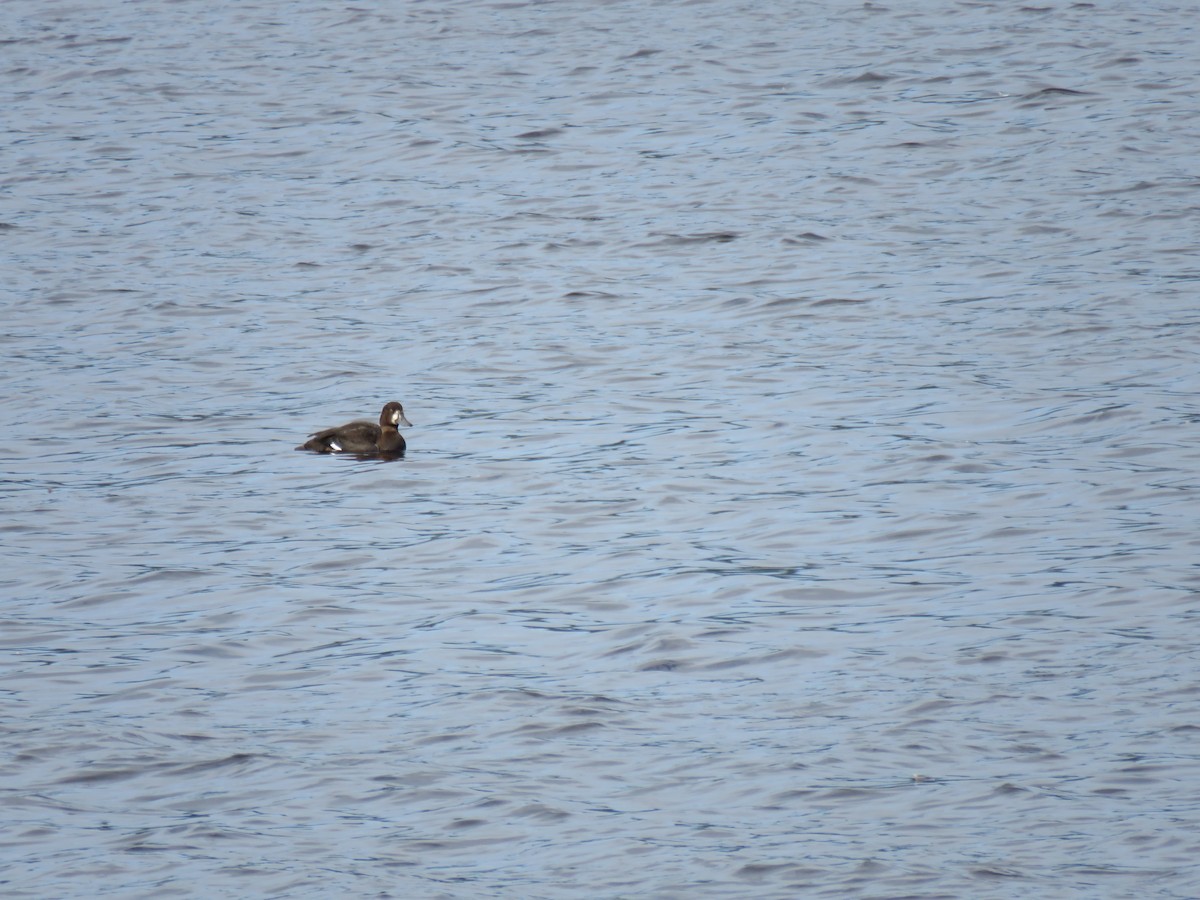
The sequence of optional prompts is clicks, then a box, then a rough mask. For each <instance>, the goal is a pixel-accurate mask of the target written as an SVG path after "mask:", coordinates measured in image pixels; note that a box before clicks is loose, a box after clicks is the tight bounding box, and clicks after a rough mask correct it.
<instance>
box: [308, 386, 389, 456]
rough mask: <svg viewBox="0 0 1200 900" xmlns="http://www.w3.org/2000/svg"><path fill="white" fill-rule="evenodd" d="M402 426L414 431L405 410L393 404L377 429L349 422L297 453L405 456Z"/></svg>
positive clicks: (315, 437) (370, 424)
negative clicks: (303, 451)
mask: <svg viewBox="0 0 1200 900" xmlns="http://www.w3.org/2000/svg"><path fill="white" fill-rule="evenodd" d="M400 425H407V426H408V427H409V428H411V427H412V422H410V421H408V419H406V418H405V417H404V407H403V406H401V405H400V404H399V403H397V402H396V401H395V400H393V401H392V402H391V403H388V404H386V405H385V406H384V407H383V412H381V413H380V414H379V424H378V425H376V424H375V423H373V422H367V421H362V420H360V421H357V422H347V423H346V424H345V425H339V426H338V427H337V428H326V429H325V430H324V431H318V432H317V433H316V434H314V435H313V436H312V437H310V438H309V439H308V440H307V441H305V442H304V443H303V444H302V445H301V446H299V447H297V448H296V449H297V450H312V451H314V452H316V453H353V454H354V455H356V456H403V455H404V446H405V445H404V435H402V434H401V433H400V432H399V431H398V430H397V429H398V427H399V426H400Z"/></svg>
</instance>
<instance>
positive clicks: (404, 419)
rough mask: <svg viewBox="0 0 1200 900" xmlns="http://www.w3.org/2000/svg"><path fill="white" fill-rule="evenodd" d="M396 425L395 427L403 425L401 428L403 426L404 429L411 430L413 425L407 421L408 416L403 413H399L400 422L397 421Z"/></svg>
mask: <svg viewBox="0 0 1200 900" xmlns="http://www.w3.org/2000/svg"><path fill="white" fill-rule="evenodd" d="M396 424H397V425H403V426H404V427H406V428H412V427H413V423H412V422H410V421H408V416H406V415H405V414H404V413H400V421H399V422H397V423H396Z"/></svg>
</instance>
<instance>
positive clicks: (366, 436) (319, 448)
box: [303, 421, 379, 453]
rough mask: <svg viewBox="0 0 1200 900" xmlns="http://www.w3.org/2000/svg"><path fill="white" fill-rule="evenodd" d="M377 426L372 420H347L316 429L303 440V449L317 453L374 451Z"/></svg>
mask: <svg viewBox="0 0 1200 900" xmlns="http://www.w3.org/2000/svg"><path fill="white" fill-rule="evenodd" d="M378 440H379V426H378V425H376V424H375V423H374V422H367V421H359V422H347V423H346V424H345V425H339V426H337V427H336V428H326V429H325V430H324V431H318V432H317V433H316V434H314V435H313V436H312V437H310V438H309V439H308V440H307V441H305V442H304V446H303V449H305V450H315V451H316V452H317V453H375V452H376V451H377V450H378V447H377V445H376V442H377V441H378Z"/></svg>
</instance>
